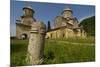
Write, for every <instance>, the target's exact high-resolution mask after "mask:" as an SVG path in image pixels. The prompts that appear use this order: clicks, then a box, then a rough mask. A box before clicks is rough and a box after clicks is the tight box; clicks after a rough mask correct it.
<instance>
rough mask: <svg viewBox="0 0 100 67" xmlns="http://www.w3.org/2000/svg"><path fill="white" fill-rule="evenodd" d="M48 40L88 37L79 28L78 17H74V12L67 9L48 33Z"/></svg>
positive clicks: (57, 18)
mask: <svg viewBox="0 0 100 67" xmlns="http://www.w3.org/2000/svg"><path fill="white" fill-rule="evenodd" d="M46 34H47V35H46V38H51V39H54V38H71V37H86V32H85V31H84V30H83V28H82V27H80V26H79V22H78V20H77V18H76V17H74V16H73V11H72V10H71V9H70V8H66V9H64V10H63V11H62V13H61V15H60V16H57V17H56V18H55V20H54V28H51V29H50V30H49V31H47V33H46Z"/></svg>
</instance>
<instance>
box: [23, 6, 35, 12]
mask: <svg viewBox="0 0 100 67" xmlns="http://www.w3.org/2000/svg"><path fill="white" fill-rule="evenodd" d="M24 9H30V10H32V11H33V12H35V11H34V10H33V9H32V7H31V6H26V7H24V8H23V10H24Z"/></svg>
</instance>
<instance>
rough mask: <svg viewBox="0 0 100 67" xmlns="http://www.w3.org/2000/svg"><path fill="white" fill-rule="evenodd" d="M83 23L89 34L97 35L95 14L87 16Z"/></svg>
mask: <svg viewBox="0 0 100 67" xmlns="http://www.w3.org/2000/svg"><path fill="white" fill-rule="evenodd" d="M81 25H82V26H83V28H84V30H85V31H86V32H87V35H88V36H95V16H92V17H88V18H85V19H84V20H82V21H81V23H80V26H81Z"/></svg>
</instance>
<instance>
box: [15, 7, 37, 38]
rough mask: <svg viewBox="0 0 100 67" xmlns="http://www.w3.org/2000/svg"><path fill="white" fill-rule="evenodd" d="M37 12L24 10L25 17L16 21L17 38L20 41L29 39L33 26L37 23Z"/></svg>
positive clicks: (30, 9) (27, 8)
mask: <svg viewBox="0 0 100 67" xmlns="http://www.w3.org/2000/svg"><path fill="white" fill-rule="evenodd" d="M34 13H35V11H34V10H33V9H32V8H31V7H30V6H27V7H24V8H23V16H20V19H19V20H16V21H17V23H16V37H17V38H18V39H27V38H29V31H30V29H31V24H32V23H33V22H36V20H35V18H34V17H33V15H34Z"/></svg>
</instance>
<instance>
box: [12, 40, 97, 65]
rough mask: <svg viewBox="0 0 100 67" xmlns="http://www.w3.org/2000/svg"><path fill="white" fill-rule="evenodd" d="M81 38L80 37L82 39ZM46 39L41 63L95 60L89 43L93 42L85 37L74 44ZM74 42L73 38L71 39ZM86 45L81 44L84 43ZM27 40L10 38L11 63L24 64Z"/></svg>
mask: <svg viewBox="0 0 100 67" xmlns="http://www.w3.org/2000/svg"><path fill="white" fill-rule="evenodd" d="M82 40H83V39H80V41H82ZM63 41H64V42H60V40H49V39H48V40H46V42H45V50H44V62H43V63H42V64H58V63H73V62H89V61H95V45H89V44H90V43H93V44H94V42H93V41H92V39H91V40H89V42H87V39H85V40H83V41H82V43H81V42H80V43H79V42H78V41H77V43H79V44H77V45H74V44H72V43H71V42H70V41H69V42H70V43H65V42H66V41H68V40H63ZM73 42H74V39H73ZM86 42H87V44H88V45H82V44H83V43H86ZM27 46H28V41H27V40H11V65H14V66H18V65H26V63H25V57H26V54H27Z"/></svg>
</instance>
